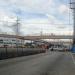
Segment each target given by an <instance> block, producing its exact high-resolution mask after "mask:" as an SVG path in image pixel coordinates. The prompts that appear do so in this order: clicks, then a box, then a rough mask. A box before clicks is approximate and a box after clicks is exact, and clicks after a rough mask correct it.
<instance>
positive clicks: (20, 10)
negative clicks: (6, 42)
mask: <svg viewBox="0 0 75 75" xmlns="http://www.w3.org/2000/svg"><path fill="white" fill-rule="evenodd" d="M56 1H57V0H40V1H39V0H0V14H1V15H0V21H9V22H12V24H13V22H14V20H15V19H16V16H18V17H19V18H20V20H23V21H22V22H21V31H22V32H23V34H32V33H37V32H40V31H41V29H42V30H43V32H44V33H45V32H46V33H52V32H56V33H58V32H59V31H58V30H60V28H61V31H62V30H63V31H66V26H65V22H68V19H67V17H68V15H66V14H68V11H69V7H67V6H66V5H65V4H64V3H63V2H61V1H60V0H58V3H56ZM58 7H59V8H58ZM65 13H66V14H65ZM63 16H64V17H65V18H66V20H65V19H64V18H63ZM6 24H9V25H10V23H6ZM63 28H64V29H63ZM68 28H69V27H68ZM1 29H2V28H1ZM11 29H12V28H11ZM63 31H62V32H63Z"/></svg>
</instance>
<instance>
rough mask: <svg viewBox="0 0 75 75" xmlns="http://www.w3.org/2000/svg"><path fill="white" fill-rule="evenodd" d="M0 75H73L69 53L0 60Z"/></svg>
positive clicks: (72, 61) (74, 71)
mask: <svg viewBox="0 0 75 75" xmlns="http://www.w3.org/2000/svg"><path fill="white" fill-rule="evenodd" d="M0 75H75V63H74V59H73V56H72V54H71V53H67V52H47V53H43V54H38V55H32V56H24V57H18V58H13V59H6V60H0Z"/></svg>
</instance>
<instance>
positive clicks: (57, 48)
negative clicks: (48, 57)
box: [53, 47, 64, 51]
mask: <svg viewBox="0 0 75 75" xmlns="http://www.w3.org/2000/svg"><path fill="white" fill-rule="evenodd" d="M53 50H54V51H64V48H63V47H54V48H53Z"/></svg>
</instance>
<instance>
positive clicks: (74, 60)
mask: <svg viewBox="0 0 75 75" xmlns="http://www.w3.org/2000/svg"><path fill="white" fill-rule="evenodd" d="M70 54H71V57H72V60H73V63H74V64H75V59H74V57H73V55H72V53H70Z"/></svg>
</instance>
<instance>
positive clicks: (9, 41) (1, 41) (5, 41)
mask: <svg viewBox="0 0 75 75" xmlns="http://www.w3.org/2000/svg"><path fill="white" fill-rule="evenodd" d="M21 44H23V42H22V40H21V39H16V38H6V37H0V47H4V46H6V45H7V46H17V45H21Z"/></svg>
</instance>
